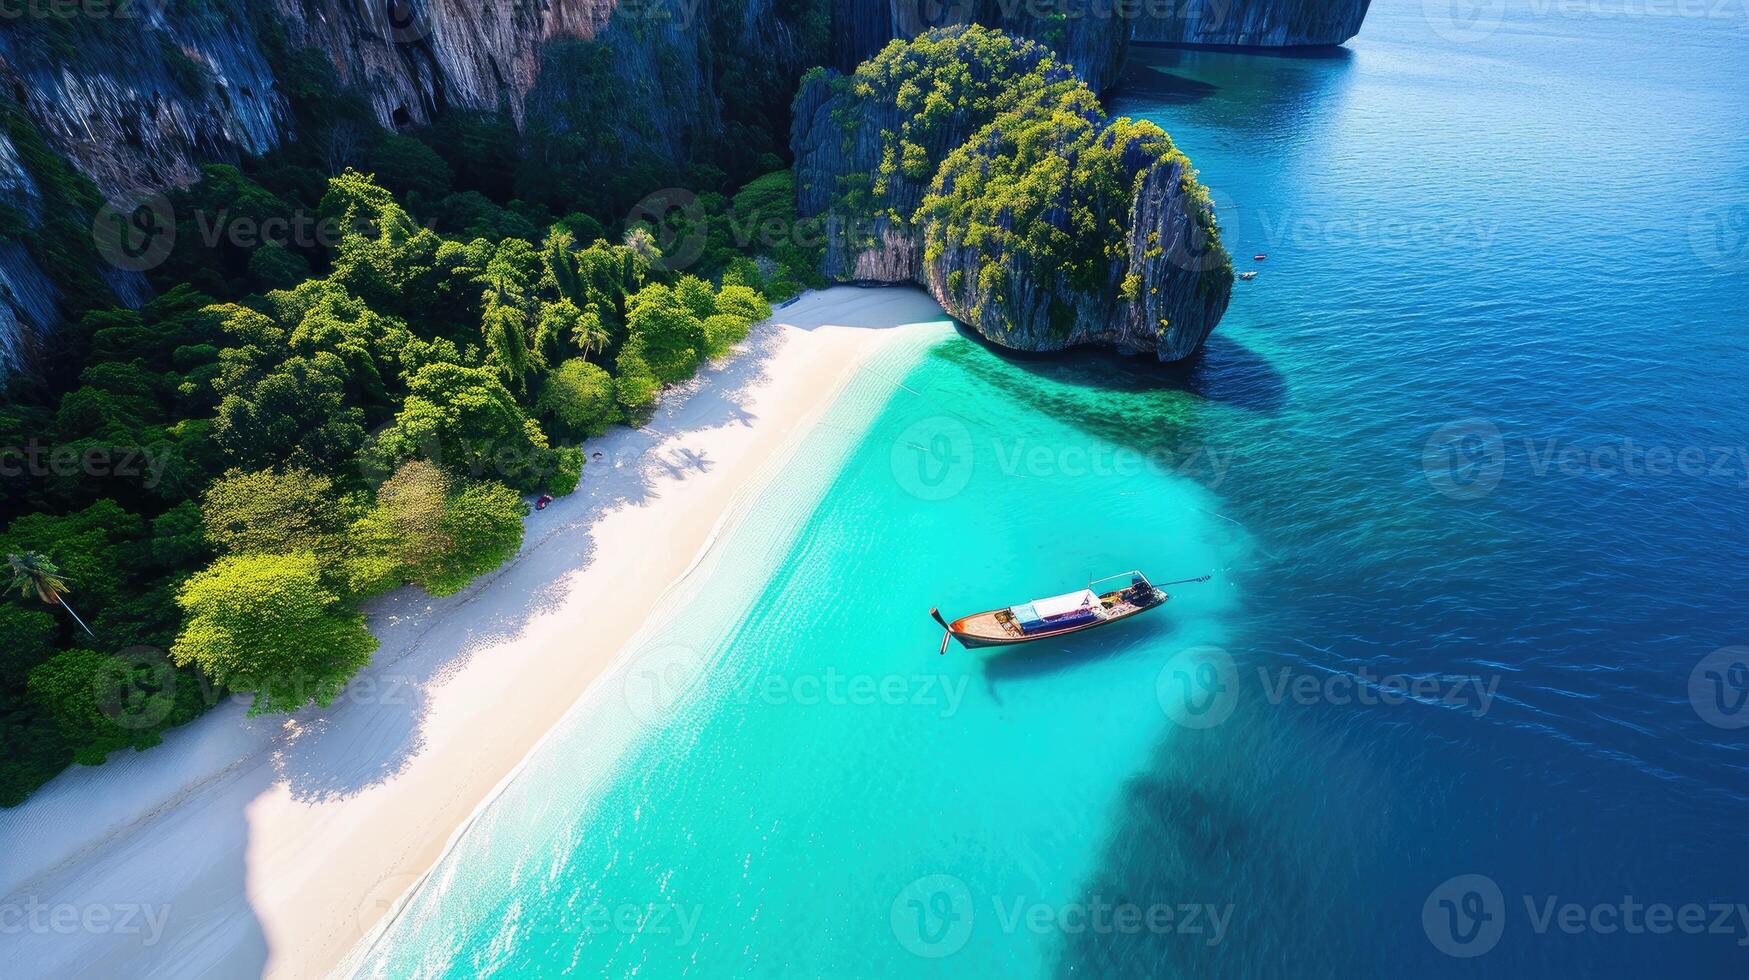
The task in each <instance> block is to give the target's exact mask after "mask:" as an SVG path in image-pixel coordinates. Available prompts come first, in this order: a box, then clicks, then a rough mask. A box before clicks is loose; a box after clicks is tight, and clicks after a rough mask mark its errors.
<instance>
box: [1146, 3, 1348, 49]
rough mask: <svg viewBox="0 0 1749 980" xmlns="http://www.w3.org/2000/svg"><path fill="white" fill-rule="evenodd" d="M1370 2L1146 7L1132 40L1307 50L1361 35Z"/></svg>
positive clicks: (1153, 42) (1194, 4) (1174, 4)
mask: <svg viewBox="0 0 1749 980" xmlns="http://www.w3.org/2000/svg"><path fill="white" fill-rule="evenodd" d="M1370 3H1371V0H1170V2H1168V3H1165V4H1158V5H1144V6H1143V7H1142V8H1141V11H1142V12H1141V15H1140V16H1139V17H1138V18H1137V19H1136V20H1135V26H1134V29H1133V35H1132V36H1133V37H1134V38H1135V40H1137V41H1141V42H1145V43H1151V44H1210V45H1239V46H1245V47H1271V48H1281V47H1309V46H1324V45H1332V44H1341V43H1342V42H1344V41H1346V40H1348V39H1349V38H1351V37H1353V36H1354V35H1356V34H1358V33H1360V22H1361V21H1362V20H1364V19H1365V18H1366V9H1367V6H1368V4H1370Z"/></svg>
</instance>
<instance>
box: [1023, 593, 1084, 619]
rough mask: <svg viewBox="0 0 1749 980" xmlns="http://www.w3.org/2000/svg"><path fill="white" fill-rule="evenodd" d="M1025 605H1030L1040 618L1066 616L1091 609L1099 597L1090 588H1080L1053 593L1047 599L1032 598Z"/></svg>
mask: <svg viewBox="0 0 1749 980" xmlns="http://www.w3.org/2000/svg"><path fill="white" fill-rule="evenodd" d="M1027 605H1030V606H1032V609H1033V612H1035V613H1037V614H1038V618H1040V619H1056V618H1057V617H1058V616H1067V615H1068V614H1069V613H1072V612H1077V611H1079V610H1082V609H1091V608H1092V607H1094V606H1097V605H1099V597H1098V596H1096V595H1094V594H1093V590H1092V589H1082V590H1081V591H1079V592H1065V593H1063V594H1062V595H1054V596H1051V597H1049V598H1047V599H1034V600H1032V601H1031V602H1030V603H1027Z"/></svg>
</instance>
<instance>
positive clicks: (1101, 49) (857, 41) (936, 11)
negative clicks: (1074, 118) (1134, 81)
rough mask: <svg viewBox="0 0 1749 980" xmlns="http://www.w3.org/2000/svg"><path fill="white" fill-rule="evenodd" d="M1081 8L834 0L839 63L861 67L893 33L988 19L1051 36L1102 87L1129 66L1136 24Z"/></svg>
mask: <svg viewBox="0 0 1749 980" xmlns="http://www.w3.org/2000/svg"><path fill="white" fill-rule="evenodd" d="M1081 9H1084V8H1083V6H1082V5H1081V3H1080V2H1079V0H1037V2H1029V3H1024V4H1022V3H1014V2H1012V0H832V67H834V68H836V69H838V70H839V71H841V72H846V73H848V72H852V71H855V70H856V66H857V65H859V64H862V63H863V62H864V61H867V60H868V59H870V58H872V57H874V56H875V54H876V53H877V52H878V51H880V50H881V49H882V48H884V47H886V45H887V42H888V41H891V40H893V39H894V38H899V39H901V40H910V39H912V38H915V37H917V36H918V35H919V34H921V33H923V32H924V31H926V30H930V29H931V28H937V27H952V26H955V25H959V24H982V25H984V26H986V27H994V28H997V29H999V30H1002V31H1005V32H1007V33H1009V34H1014V35H1017V36H1019V37H1026V38H1031V39H1032V40H1035V41H1038V42H1039V43H1041V44H1044V45H1045V46H1046V47H1048V48H1050V49H1051V50H1053V51H1055V52H1056V53H1057V54H1058V56H1059V57H1060V58H1061V60H1062V61H1064V62H1065V63H1067V64H1068V65H1069V66H1071V67H1072V68H1074V70H1075V73H1076V74H1077V75H1079V76H1080V77H1081V80H1082V81H1084V82H1086V83H1087V84H1088V85H1089V86H1091V87H1092V88H1093V90H1094V91H1096V92H1102V91H1104V90H1105V89H1107V88H1109V87H1110V86H1111V85H1112V84H1114V83H1115V82H1116V81H1117V79H1118V77H1119V76H1120V75H1121V74H1122V73H1123V61H1124V55H1125V52H1126V51H1127V50H1128V49H1129V33H1130V32H1129V24H1128V23H1127V22H1125V21H1122V20H1118V19H1114V18H1112V17H1109V16H1108V17H1089V16H1071V15H1070V12H1071V11H1077V10H1081Z"/></svg>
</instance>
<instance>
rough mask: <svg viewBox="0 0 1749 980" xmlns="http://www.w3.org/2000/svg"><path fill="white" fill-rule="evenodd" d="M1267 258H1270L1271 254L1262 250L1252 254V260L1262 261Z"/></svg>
mask: <svg viewBox="0 0 1749 980" xmlns="http://www.w3.org/2000/svg"><path fill="white" fill-rule="evenodd" d="M1267 258H1269V256H1267V255H1264V254H1263V253H1262V252H1258V253H1257V254H1256V255H1253V256H1251V261H1253V262H1262V261H1263V260H1264V259H1267Z"/></svg>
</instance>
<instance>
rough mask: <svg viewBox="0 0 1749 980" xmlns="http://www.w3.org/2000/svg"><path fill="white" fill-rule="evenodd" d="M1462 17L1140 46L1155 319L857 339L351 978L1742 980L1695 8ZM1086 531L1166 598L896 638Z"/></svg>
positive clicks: (1739, 554)
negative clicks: (1158, 162)
mask: <svg viewBox="0 0 1749 980" xmlns="http://www.w3.org/2000/svg"><path fill="white" fill-rule="evenodd" d="M1464 12H1468V13H1473V14H1475V17H1474V18H1472V19H1459V20H1453V19H1451V11H1449V10H1446V9H1444V8H1443V7H1442V6H1441V5H1439V4H1437V3H1434V2H1432V0H1430V2H1429V3H1426V4H1423V3H1421V2H1418V0H1416V2H1401V0H1382V2H1380V3H1377V4H1375V6H1374V9H1373V10H1372V12H1371V13H1370V14H1369V16H1368V19H1367V23H1366V26H1365V28H1364V29H1363V31H1362V34H1361V36H1360V37H1359V38H1357V39H1356V40H1355V41H1354V42H1352V43H1351V44H1350V46H1349V50H1348V51H1347V52H1345V53H1341V54H1338V55H1336V56H1332V57H1299V56H1260V55H1246V54H1234V53H1219V52H1187V51H1170V50H1152V51H1143V52H1140V53H1139V54H1138V56H1137V59H1136V60H1137V61H1138V62H1139V63H1141V66H1140V68H1139V69H1138V72H1137V73H1136V75H1135V78H1134V80H1133V81H1132V84H1131V85H1130V86H1129V87H1128V88H1127V89H1126V90H1125V92H1124V93H1123V94H1121V95H1119V96H1118V97H1116V98H1115V99H1114V100H1113V103H1114V108H1115V109H1116V111H1119V112H1124V113H1129V114H1136V115H1145V116H1147V117H1149V118H1152V119H1154V120H1156V121H1158V122H1159V123H1160V124H1161V125H1162V126H1163V127H1165V128H1166V129H1167V131H1168V132H1170V133H1171V134H1172V135H1173V137H1174V139H1175V140H1176V141H1177V142H1178V143H1179V144H1180V145H1181V146H1182V147H1183V148H1184V149H1185V150H1186V151H1187V152H1188V153H1189V154H1190V155H1191V157H1192V159H1193V160H1195V161H1196V163H1197V165H1198V166H1199V167H1200V168H1201V170H1202V175H1203V178H1204V180H1205V181H1207V182H1208V183H1209V185H1210V186H1211V187H1212V188H1213V190H1214V192H1215V196H1216V199H1217V202H1218V203H1219V204H1220V205H1221V207H1222V212H1221V216H1222V222H1223V226H1224V228H1225V234H1226V238H1227V241H1228V243H1229V245H1230V246H1231V248H1232V251H1233V252H1234V254H1235V255H1236V256H1240V257H1241V258H1240V262H1239V265H1240V267H1241V268H1256V269H1258V270H1260V275H1259V276H1258V278H1257V279H1256V280H1255V281H1253V282H1249V283H1240V284H1238V285H1237V287H1236V296H1235V300H1234V303H1233V306H1232V308H1231V310H1230V311H1229V313H1228V314H1227V316H1226V318H1225V320H1224V321H1223V322H1222V324H1221V326H1220V328H1219V329H1218V330H1217V332H1216V335H1215V337H1214V338H1213V340H1212V341H1211V343H1210V345H1209V348H1208V350H1207V352H1206V353H1205V354H1204V355H1203V356H1202V357H1200V358H1199V359H1197V360H1196V361H1194V362H1191V363H1189V364H1187V365H1182V366H1177V367H1173V368H1168V369H1158V368H1154V367H1151V366H1149V365H1144V364H1140V363H1137V362H1131V361H1125V360H1122V359H1120V358H1116V357H1110V356H1104V355H1095V354H1088V355H1076V356H1071V357H1068V358H1063V359H1058V360H1050V361H1040V360H1025V359H1014V358H1008V357H1004V356H1001V355H999V354H997V353H994V352H992V351H990V350H988V349H986V348H984V347H983V346H981V345H980V344H978V343H975V342H973V341H972V340H969V339H967V338H965V337H963V336H960V335H958V334H955V333H953V332H952V331H951V330H949V329H948V328H946V327H944V328H942V329H941V330H940V331H939V332H938V333H937V334H936V335H935V336H934V337H932V338H931V339H930V340H928V341H926V342H922V343H919V344H917V345H905V346H904V347H902V348H900V349H895V350H893V351H892V352H890V353H889V354H888V355H887V356H886V357H884V358H883V359H882V360H880V361H879V362H878V363H876V364H875V365H873V366H872V367H871V368H870V370H868V371H866V372H864V374H863V375H862V376H861V377H860V378H859V379H858V381H857V382H855V384H854V386H853V388H852V389H851V391H850V392H849V393H848V394H847V395H846V396H845V399H844V400H843V401H841V402H840V403H839V404H838V405H837V406H836V407H835V408H834V410H833V412H832V413H831V415H830V417H829V418H828V419H827V422H826V423H825V424H824V425H822V426H821V427H820V428H819V429H818V430H817V431H815V432H814V433H813V434H812V435H811V436H810V437H809V440H808V443H807V444H806V445H805V446H804V447H802V449H801V451H800V452H799V453H798V454H797V455H796V457H795V458H794V459H793V460H791V461H790V462H789V463H788V464H787V465H786V467H785V468H784V470H783V471H782V472H780V473H778V474H775V478H774V480H773V482H772V484H771V487H770V489H769V490H768V491H767V492H766V493H765V494H764V496H763V497H762V498H761V499H759V500H758V501H756V502H754V504H753V505H752V506H751V507H750V509H749V511H748V513H747V516H746V520H745V521H744V522H743V523H742V524H741V525H740V526H739V527H738V528H737V529H736V530H735V531H734V532H733V533H731V534H730V535H729V536H728V537H727V538H726V539H725V540H724V541H723V542H721V544H720V546H719V547H718V548H717V549H716V551H715V552H714V553H713V555H712V557H711V558H710V559H709V560H708V561H707V563H706V564H705V566H704V567H702V568H701V569H700V570H699V572H698V574H696V575H695V576H694V577H693V579H692V581H691V583H690V584H689V585H688V587H687V588H686V590H684V592H683V594H682V595H679V596H676V597H675V598H674V604H675V605H677V606H683V607H684V608H686V609H687V610H688V612H689V615H688V617H687V618H686V620H685V621H684V622H682V623H673V624H666V625H664V626H662V627H661V628H660V629H659V630H657V631H656V632H655V633H653V634H652V635H650V636H648V637H646V638H645V640H644V641H643V642H642V643H641V644H640V646H639V650H638V653H637V655H636V656H635V657H634V658H633V659H632V660H631V661H630V663H629V665H628V667H627V669H626V671H624V672H623V673H622V674H621V675H618V676H616V677H614V678H610V679H609V680H608V681H607V682H604V684H603V685H602V686H601V687H600V688H599V689H598V690H597V691H596V692H595V694H594V696H592V697H591V698H590V699H588V700H587V701H586V702H585V703H583V704H582V705H580V706H579V708H578V710H577V711H576V712H574V714H573V716H572V717H571V718H570V719H569V720H568V721H567V723H566V725H565V726H564V727H563V728H562V729H561V730H560V731H559V732H557V733H556V734H555V735H554V737H553V738H552V739H551V740H550V741H549V742H548V743H547V744H546V745H545V746H544V748H543V749H542V750H541V751H540V752H539V753H537V755H536V757H535V758H534V759H533V760H532V761H531V763H530V766H529V768H528V769H527V770H525V771H524V773H523V774H522V775H521V776H520V777H519V778H518V779H516V780H515V781H513V782H512V783H511V785H510V786H509V787H508V789H507V790H506V792H505V794H504V796H503V797H502V798H501V799H500V800H499V801H498V802H497V803H496V804H495V805H493V806H492V807H490V808H488V810H487V811H486V812H485V814H484V815H483V816H482V818H481V820H480V822H479V823H477V824H476V825H475V826H474V827H473V828H472V829H471V830H470V831H469V833H467V834H466V835H465V836H464V837H463V839H462V841H461V843H460V844H459V845H458V847H457V848H456V850H455V851H454V852H453V853H452V854H451V855H450V857H448V858H447V859H446V860H445V861H444V862H443V864H442V865H441V866H440V867H439V868H438V869H437V871H435V872H434V874H433V876H432V878H431V880H430V882H429V883H428V884H427V885H426V886H425V887H424V888H423V889H422V890H421V891H420V892H419V893H418V895H417V896H416V897H415V899H414V900H413V901H412V902H411V904H410V905H409V907H408V908H407V909H406V910H405V911H404V913H403V914H402V915H401V917H400V918H399V919H398V921H397V922H396V924H395V926H394V927H393V928H392V929H391V930H390V931H389V933H388V935H387V936H386V937H385V938H384V940H383V941H382V942H381V943H379V944H378V946H377V947H376V948H375V950H374V951H373V952H372V954H371V955H370V956H369V957H368V960H367V962H366V963H365V964H364V967H363V968H364V972H367V973H375V974H379V975H385V976H402V975H407V974H410V973H414V972H422V973H425V974H430V975H456V976H463V975H474V974H477V973H497V974H501V975H510V976H524V975H542V974H560V973H574V974H577V975H583V976H596V975H603V976H623V975H637V976H643V977H672V976H719V975H780V974H781V975H821V976H871V977H872V976H918V975H923V976H927V975H969V976H996V975H1000V976H1026V975H1033V976H1042V975H1069V976H1099V977H1105V976H1236V977H1237V976H1338V975H1340V976H1350V975H1352V976H1368V975H1404V974H1407V973H1410V972H1413V973H1415V974H1418V975H1440V976H1444V975H1451V976H1525V975H1590V976H1636V977H1637V976H1651V975H1658V976H1740V975H1743V973H1744V972H1745V969H1746V967H1749V947H1746V946H1745V945H1744V943H1745V942H1749V921H1745V917H1744V916H1743V915H1739V914H1737V913H1736V905H1737V903H1745V902H1749V885H1746V884H1745V882H1749V874H1746V872H1749V860H1746V859H1745V858H1744V856H1743V853H1742V848H1741V843H1740V841H1741V828H1742V826H1743V824H1744V818H1745V816H1746V815H1749V750H1746V747H1745V746H1746V742H1745V740H1746V739H1749V727H1743V726H1742V723H1744V722H1749V708H1746V707H1744V706H1743V701H1742V698H1741V697H1740V695H1741V694H1742V693H1743V692H1745V691H1749V684H1746V683H1745V682H1744V677H1745V674H1744V671H1743V670H1740V669H1733V666H1732V665H1733V663H1734V662H1741V661H1743V660H1744V658H1745V657H1749V651H1740V650H1736V649H1735V648H1737V647H1740V646H1741V645H1744V644H1749V631H1746V627H1745V620H1744V615H1743V610H1744V608H1745V602H1744V600H1745V598H1746V597H1749V591H1746V590H1745V589H1744V587H1743V585H1742V579H1743V576H1742V572H1741V567H1740V564H1741V561H1742V559H1743V556H1744V554H1745V553H1746V552H1749V548H1746V547H1745V546H1746V545H1749V506H1746V503H1749V449H1745V448H1744V447H1745V446H1746V445H1749V406H1746V405H1745V402H1744V399H1743V398H1742V391H1743V378H1744V374H1745V368H1746V367H1749V349H1746V348H1749V339H1746V334H1745V330H1744V326H1745V324H1744V315H1745V314H1744V311H1745V309H1749V266H1746V263H1749V117H1746V116H1745V115H1744V112H1743V108H1742V107H1743V106H1744V105H1749V57H1746V56H1745V52H1749V31H1746V30H1745V26H1746V25H1749V15H1746V14H1745V12H1744V10H1743V9H1742V8H1741V7H1731V6H1723V7H1721V6H1719V5H1706V6H1685V5H1658V4H1632V3H1620V2H1617V3H1604V2H1602V0H1598V2H1594V3H1590V4H1566V5H1554V4H1546V3H1539V2H1519V0H1513V2H1512V3H1510V4H1506V5H1498V4H1496V5H1492V6H1491V5H1489V4H1482V5H1479V6H1477V7H1475V8H1474V9H1473V10H1467V11H1460V13H1464ZM1255 252H1263V253H1267V254H1268V258H1267V259H1266V260H1265V261H1263V262H1259V263H1252V262H1251V261H1250V258H1249V256H1250V255H1251V254H1252V253H1255ZM974 546H975V548H976V551H973V550H972V549H973V547H974ZM1138 563H1140V564H1144V565H1145V566H1146V567H1147V569H1148V570H1149V571H1150V572H1151V573H1154V574H1156V575H1157V576H1158V577H1179V576H1183V575H1196V574H1201V573H1203V572H1206V571H1212V572H1214V573H1215V574H1216V579H1215V581H1214V582H1212V583H1210V584H1208V585H1204V586H1186V587H1182V588H1178V589H1175V590H1174V591H1175V598H1174V600H1173V601H1172V603H1171V604H1169V606H1168V607H1167V609H1166V610H1164V611H1162V612H1160V613H1156V614H1152V615H1150V616H1148V617H1143V618H1142V619H1141V620H1138V621H1136V622H1133V623H1129V624H1125V625H1123V626H1120V627H1114V628H1112V629H1110V630H1103V631H1099V632H1096V633H1094V634H1091V635H1089V636H1086V637H1084V638H1082V639H1080V640H1077V641H1076V642H1075V643H1074V644H1073V645H1072V647H1071V648H1069V649H1065V648H1064V647H1062V646H1057V647H1050V646H1048V645H1047V646H1046V648H1045V649H1042V650H1039V651H1037V652H1036V653H1026V654H1022V655H1020V656H1013V655H1002V656H995V657H991V656H985V655H975V654H969V653H967V652H965V651H960V650H957V649H955V650H951V651H950V652H949V655H948V656H946V657H937V656H936V654H935V646H936V641H937V639H938V637H939V631H938V630H937V629H936V628H934V627H933V626H932V624H930V623H929V621H928V620H927V619H926V618H924V615H923V614H924V611H925V610H926V609H927V608H928V607H929V606H930V605H934V604H939V605H941V606H942V607H943V608H944V609H945V610H946V611H948V612H954V611H956V610H957V611H964V610H968V609H975V608H983V607H986V606H990V605H994V604H997V603H1000V602H1005V601H1009V600H1011V599H1013V598H1016V597H1020V596H1027V595H1033V594H1039V593H1044V592H1049V591H1056V590H1058V589H1059V588H1060V587H1071V586H1074V585H1076V584H1078V583H1079V582H1080V581H1081V580H1083V579H1084V578H1085V577H1086V576H1087V575H1088V574H1089V573H1103V572H1106V571H1121V570H1123V569H1125V568H1128V567H1130V566H1132V565H1134V564H1138ZM828 600H829V601H828ZM1211 647H1212V648H1214V649H1210V648H1211ZM1399 683H1400V684H1402V685H1408V684H1411V683H1419V684H1420V685H1421V686H1420V687H1418V688H1417V689H1416V690H1417V693H1418V694H1419V698H1418V699H1416V698H1409V699H1405V698H1398V697H1389V696H1385V695H1387V694H1388V693H1389V692H1390V691H1392V690H1395V689H1396V688H1395V687H1394V686H1393V685H1395V684H1399ZM1293 685H1298V686H1293ZM1484 692H1485V693H1486V696H1484ZM1197 709H1202V711H1201V713H1198V711H1197ZM1465 876H1472V877H1465ZM1624 902H1625V903H1626V904H1628V905H1629V906H1630V909H1629V911H1627V912H1625V913H1624V912H1620V911H1615V912H1612V911H1610V910H1611V909H1616V910H1619V909H1620V907H1621V906H1622V905H1623V904H1624ZM1566 906H1573V907H1575V908H1576V909H1577V910H1578V912H1577V918H1573V917H1572V914H1571V913H1569V914H1568V917H1567V918H1566V919H1564V920H1557V919H1555V918H1553V917H1548V918H1544V917H1543V915H1544V912H1545V910H1548V909H1551V908H1555V909H1559V908H1562V907H1566ZM1634 906H1637V907H1638V908H1639V909H1640V911H1638V912H1635V911H1632V908H1633V907H1634ZM1647 906H1664V907H1667V908H1668V909H1669V910H1670V911H1671V915H1672V919H1671V920H1668V921H1665V923H1664V928H1663V929H1662V930H1661V931H1658V930H1655V929H1652V928H1648V920H1647V918H1646V913H1645V911H1644V909H1645V907H1647ZM1683 906H1701V907H1703V908H1704V909H1705V911H1704V912H1703V913H1702V918H1703V919H1704V921H1705V923H1706V924H1705V925H1704V926H1701V927H1698V928H1685V927H1681V926H1679V925H1677V924H1676V920H1675V916H1676V914H1677V910H1679V909H1681V908H1682V907H1683ZM1713 906H1717V907H1718V908H1722V909H1724V910H1725V912H1726V913H1727V914H1723V915H1721V914H1720V913H1719V912H1718V911H1717V909H1716V908H1712V907H1713ZM1113 907H1116V908H1117V909H1132V910H1135V914H1137V915H1146V914H1149V913H1152V914H1153V915H1154V916H1155V918H1154V919H1152V920H1149V921H1148V922H1144V923H1143V925H1141V926H1140V927H1137V928H1125V927H1123V925H1122V924H1121V922H1120V920H1119V913H1118V912H1115V911H1111V909H1112V908H1113ZM1191 908H1195V909H1198V910H1199V911H1198V912H1194V913H1193V912H1190V911H1188V910H1189V909H1191ZM1162 909H1165V910H1169V912H1170V921H1167V919H1166V918H1165V916H1166V914H1167V913H1165V912H1162V911H1160V910H1162ZM1211 909H1212V915H1211V913H1210V911H1209V910H1211ZM1102 910H1105V911H1103V912H1102ZM1600 910H1602V911H1600ZM1125 914H1127V913H1125ZM1102 916H1103V918H1102ZM1215 919H1219V921H1220V923H1221V925H1220V928H1219V929H1218V930H1217V928H1216V926H1215V924H1214V920H1215ZM1652 921H1653V922H1656V921H1658V919H1657V917H1656V916H1654V918H1653V920H1652ZM1688 921H1690V922H1693V921H1694V919H1693V916H1692V914H1690V917H1689V920H1688ZM1562 922H1566V923H1569V924H1571V923H1574V922H1576V923H1578V924H1577V926H1576V927H1568V926H1564V925H1563V924H1562ZM1100 923H1103V925H1101V924H1100ZM1636 923H1638V927H1637V928H1636V927H1635V924H1636Z"/></svg>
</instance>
